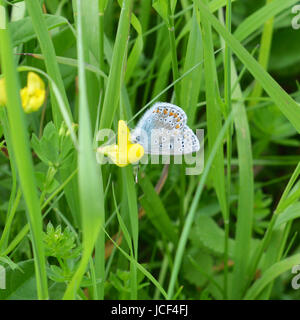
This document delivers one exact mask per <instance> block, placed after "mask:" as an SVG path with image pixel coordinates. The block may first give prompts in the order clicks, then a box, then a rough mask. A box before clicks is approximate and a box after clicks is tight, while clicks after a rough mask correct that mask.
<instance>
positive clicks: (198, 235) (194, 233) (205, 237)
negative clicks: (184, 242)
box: [190, 215, 235, 258]
mask: <svg viewBox="0 0 300 320" xmlns="http://www.w3.org/2000/svg"><path fill="white" fill-rule="evenodd" d="M190 239H191V241H192V244H193V246H195V247H198V248H202V249H204V250H205V251H206V252H208V253H211V254H213V255H214V256H216V257H221V256H222V255H223V254H224V239H225V233H224V230H223V229H221V228H220V227H219V226H218V225H217V224H216V222H215V221H214V220H213V219H212V218H210V217H208V216H204V215H199V216H198V217H197V219H196V221H195V225H194V227H193V228H192V230H191V233H190ZM234 244H235V243H234V240H232V239H229V248H228V253H229V256H230V257H231V258H232V257H233V254H234Z"/></svg>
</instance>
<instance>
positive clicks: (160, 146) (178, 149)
mask: <svg viewBox="0 0 300 320" xmlns="http://www.w3.org/2000/svg"><path fill="white" fill-rule="evenodd" d="M186 122H187V117H186V114H185V112H184V111H183V110H182V109H181V108H179V107H178V106H176V105H174V104H171V103H166V102H157V103H155V104H154V105H153V106H152V107H151V108H150V109H149V110H148V111H147V112H146V113H145V115H144V116H143V117H142V118H141V120H140V121H139V122H138V124H137V126H136V128H135V129H134V130H133V132H132V134H131V140H132V142H134V143H139V144H141V145H142V146H143V147H144V150H145V153H148V154H159V155H182V154H187V153H192V152H195V151H198V150H199V148H200V145H199V141H198V139H197V137H196V135H195V134H194V133H193V131H192V130H191V129H190V128H189V127H188V126H187V125H186Z"/></svg>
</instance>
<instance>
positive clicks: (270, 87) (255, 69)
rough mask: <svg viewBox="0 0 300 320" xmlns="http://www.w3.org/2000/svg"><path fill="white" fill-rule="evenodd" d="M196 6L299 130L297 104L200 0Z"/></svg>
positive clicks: (299, 113) (299, 110) (299, 121)
mask: <svg viewBox="0 0 300 320" xmlns="http://www.w3.org/2000/svg"><path fill="white" fill-rule="evenodd" d="M198 6H199V8H200V10H201V11H202V12H203V14H204V15H205V16H206V18H207V19H208V20H209V21H210V23H211V24H212V26H213V28H214V29H215V30H216V31H217V32H218V33H219V34H220V35H221V36H222V37H223V38H224V40H225V41H226V42H227V43H228V44H229V45H230V47H231V48H232V50H233V52H234V53H235V54H236V55H237V57H238V58H239V59H240V60H241V61H242V63H243V64H244V65H245V67H246V68H247V69H248V70H249V71H250V73H251V74H252V75H253V77H254V78H255V79H256V80H257V81H258V82H260V84H261V86H262V87H263V89H264V90H265V91H266V92H267V93H268V95H269V96H270V98H272V100H273V101H274V103H275V104H276V105H277V106H278V108H279V109H280V110H281V112H282V113H283V114H284V115H285V116H286V118H287V119H288V120H289V121H290V122H291V124H292V125H293V126H294V127H295V129H296V130H297V131H298V132H300V106H299V104H298V103H297V102H295V101H294V100H293V99H292V98H291V97H290V96H289V95H288V94H287V93H286V92H285V91H284V90H283V89H282V88H281V87H280V85H279V84H278V83H277V82H276V81H275V80H274V79H273V78H272V77H271V76H270V75H269V74H268V73H267V72H266V71H265V70H264V68H263V67H262V66H261V65H260V64H259V63H258V62H257V61H256V60H255V59H254V58H253V57H252V56H251V54H250V53H249V52H248V51H247V50H246V49H245V48H244V47H243V46H242V45H241V44H240V42H239V41H238V40H237V39H236V38H235V37H234V36H232V35H231V34H230V33H229V32H228V31H227V30H226V29H225V28H224V27H223V26H222V24H221V23H220V22H219V21H218V19H217V18H216V17H215V16H214V15H213V14H211V13H210V11H209V10H208V8H207V7H206V6H205V5H204V4H203V3H202V2H198Z"/></svg>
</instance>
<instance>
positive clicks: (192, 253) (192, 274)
mask: <svg viewBox="0 0 300 320" xmlns="http://www.w3.org/2000/svg"><path fill="white" fill-rule="evenodd" d="M191 258H192V260H191ZM193 262H196V263H197V268H196V266H195V264H193ZM212 267H213V260H212V257H211V256H210V255H208V254H207V253H204V252H201V250H199V249H197V248H195V247H192V248H190V249H189V250H187V252H186V255H185V257H184V260H183V266H182V268H183V273H184V278H185V279H186V280H187V281H189V282H190V283H191V284H192V285H196V286H203V285H204V284H205V282H206V281H207V277H205V275H203V272H204V273H205V274H211V273H212ZM199 269H200V270H201V271H203V272H200V271H199Z"/></svg>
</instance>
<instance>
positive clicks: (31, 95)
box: [21, 72, 46, 113]
mask: <svg viewBox="0 0 300 320" xmlns="http://www.w3.org/2000/svg"><path fill="white" fill-rule="evenodd" d="M45 96H46V91H45V84H44V82H43V80H42V79H41V78H40V77H39V76H38V75H37V74H36V73H34V72H29V73H28V76H27V87H25V88H23V89H22V90H21V99H22V107H23V109H24V111H25V112H26V113H31V112H34V111H37V110H39V109H40V107H41V106H42V105H43V103H44V101H45Z"/></svg>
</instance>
